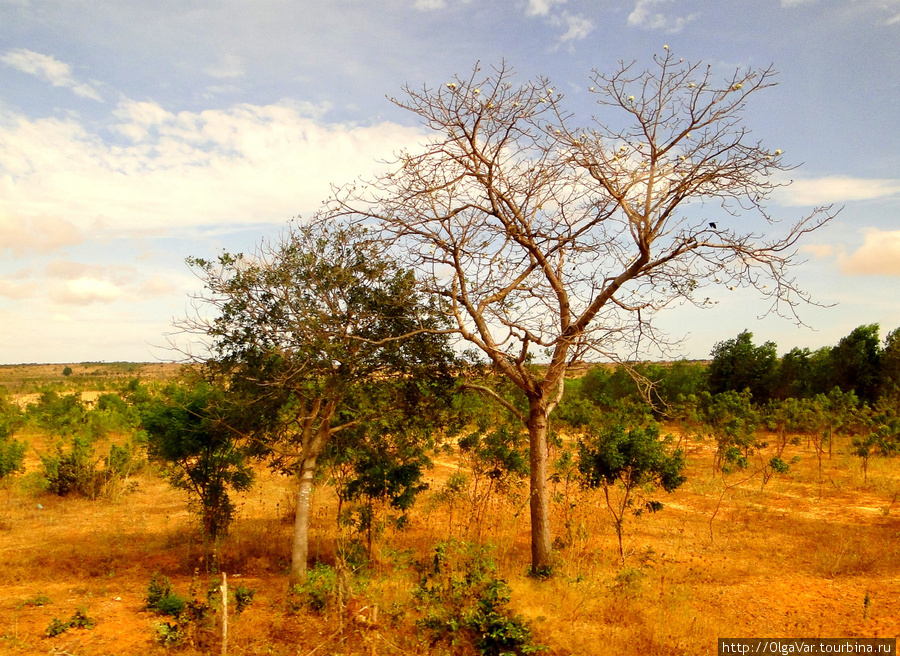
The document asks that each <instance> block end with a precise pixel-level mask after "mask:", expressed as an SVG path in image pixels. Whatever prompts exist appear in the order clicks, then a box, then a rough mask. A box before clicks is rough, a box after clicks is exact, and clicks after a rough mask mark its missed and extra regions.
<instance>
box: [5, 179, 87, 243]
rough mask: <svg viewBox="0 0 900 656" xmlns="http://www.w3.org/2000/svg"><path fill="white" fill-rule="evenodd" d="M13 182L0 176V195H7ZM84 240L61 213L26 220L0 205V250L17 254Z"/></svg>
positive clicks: (82, 235)
mask: <svg viewBox="0 0 900 656" xmlns="http://www.w3.org/2000/svg"><path fill="white" fill-rule="evenodd" d="M14 191H15V185H14V183H13V182H12V180H10V179H9V178H8V176H3V177H0V198H5V197H9V196H10V195H11V192H14ZM83 241H84V234H83V233H82V232H81V230H79V229H78V228H77V227H75V226H74V225H72V223H71V222H70V221H68V220H66V219H65V218H64V217H62V216H46V215H41V214H37V215H34V216H32V217H31V219H30V220H29V221H27V222H23V221H21V220H19V218H18V217H14V216H13V215H12V214H11V213H8V211H5V210H4V209H0V253H2V252H3V251H9V252H10V253H12V255H13V257H15V258H20V257H23V256H24V255H27V254H31V253H52V252H54V251H57V250H59V249H60V248H63V247H65V246H74V245H76V244H80V243H82V242H83Z"/></svg>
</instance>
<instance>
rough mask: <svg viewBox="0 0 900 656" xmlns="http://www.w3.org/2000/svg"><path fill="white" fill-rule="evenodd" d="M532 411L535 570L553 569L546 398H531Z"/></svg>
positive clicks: (532, 495)
mask: <svg viewBox="0 0 900 656" xmlns="http://www.w3.org/2000/svg"><path fill="white" fill-rule="evenodd" d="M529 406H530V407H529V412H528V438H529V446H530V465H531V480H530V508H531V573H532V574H534V575H539V576H540V575H545V574H547V573H549V571H550V566H551V560H550V558H551V555H552V539H551V535H550V493H549V490H548V489H547V460H548V452H547V431H548V428H549V421H548V417H547V407H546V404H545V403H544V402H543V400H542V399H531V400H530V401H529Z"/></svg>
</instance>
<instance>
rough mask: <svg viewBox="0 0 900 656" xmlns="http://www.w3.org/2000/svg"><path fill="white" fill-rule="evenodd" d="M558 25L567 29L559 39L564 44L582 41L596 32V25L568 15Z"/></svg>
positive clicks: (580, 17)
mask: <svg viewBox="0 0 900 656" xmlns="http://www.w3.org/2000/svg"><path fill="white" fill-rule="evenodd" d="M557 24H559V25H562V26H564V27H565V28H566V31H565V32H564V33H563V35H562V36H561V37H560V38H559V40H560V41H561V42H563V43H565V42H566V41H580V40H582V39H584V38H585V37H587V35H588V34H590V33H591V32H592V31H593V30H594V23H593V22H592V21H591V20H589V19H587V18H584V17H583V16H576V15H573V14H568V13H566V14H564V15H563V16H562V17H561V18H560V19H559V21H558V22H557Z"/></svg>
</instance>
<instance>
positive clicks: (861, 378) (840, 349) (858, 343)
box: [830, 323, 882, 403]
mask: <svg viewBox="0 0 900 656" xmlns="http://www.w3.org/2000/svg"><path fill="white" fill-rule="evenodd" d="M878 332H879V326H878V324H877V323H873V324H869V325H865V326H859V327H858V328H855V329H853V330H852V331H851V332H850V334H849V335H847V336H846V337H843V338H842V339H841V340H840V341H839V342H838V344H837V346H835V347H834V348H833V349H832V350H831V358H830V359H831V369H832V376H833V380H832V381H831V382H832V384H833V385H836V386H837V387H839V388H840V389H841V390H843V391H844V392H851V391H852V392H855V393H856V395H857V396H858V397H859V398H860V399H862V400H863V401H866V402H870V403H871V402H873V401H875V399H876V397H877V395H878V392H879V390H880V387H881V353H882V351H881V340H880V338H879V336H878Z"/></svg>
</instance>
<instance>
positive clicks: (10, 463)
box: [0, 435, 27, 479]
mask: <svg viewBox="0 0 900 656" xmlns="http://www.w3.org/2000/svg"><path fill="white" fill-rule="evenodd" d="M26 448H27V445H26V444H25V443H24V442H18V441H16V440H12V439H9V438H8V437H5V436H3V435H0V479H3V478H5V477H7V476H9V475H11V474H15V473H17V472H24V471H25V449H26Z"/></svg>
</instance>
